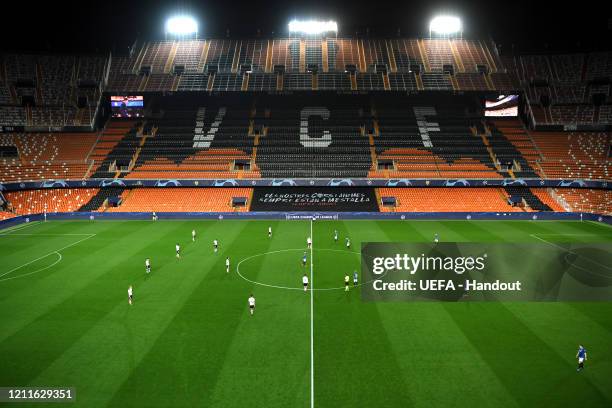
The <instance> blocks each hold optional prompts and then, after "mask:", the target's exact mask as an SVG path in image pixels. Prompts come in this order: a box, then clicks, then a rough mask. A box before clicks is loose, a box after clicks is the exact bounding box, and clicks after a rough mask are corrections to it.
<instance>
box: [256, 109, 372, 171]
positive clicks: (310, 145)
mask: <svg viewBox="0 0 612 408" xmlns="http://www.w3.org/2000/svg"><path fill="white" fill-rule="evenodd" d="M269 112H270V115H269V117H264V118H259V119H258V120H257V122H258V123H261V124H263V125H264V126H265V128H266V129H267V132H266V134H265V137H262V138H261V139H260V140H259V147H258V150H257V158H256V163H257V166H258V168H259V169H260V171H261V175H262V177H333V178H336V177H365V176H366V175H367V173H368V169H369V168H370V167H371V164H372V163H371V157H370V151H369V147H368V138H367V137H365V136H364V135H363V134H362V132H361V129H360V124H361V123H362V120H361V119H360V110H359V109H357V108H352V109H351V108H349V107H345V106H341V107H338V108H328V107H314V108H309V109H308V110H307V109H301V108H300V107H297V106H294V107H292V106H289V105H285V106H284V107H272V108H270V110H269ZM331 134H333V138H332V137H331ZM296 135H299V138H298V137H296Z"/></svg>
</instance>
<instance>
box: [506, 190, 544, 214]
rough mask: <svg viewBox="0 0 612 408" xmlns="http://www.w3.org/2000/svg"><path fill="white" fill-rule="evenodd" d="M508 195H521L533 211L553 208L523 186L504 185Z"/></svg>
mask: <svg viewBox="0 0 612 408" xmlns="http://www.w3.org/2000/svg"><path fill="white" fill-rule="evenodd" d="M504 189H505V190H506V192H507V193H508V195H509V196H517V197H521V198H522V199H524V200H525V202H526V203H527V205H528V206H529V208H531V209H532V210H535V211H553V209H552V208H551V207H550V206H549V205H548V204H545V203H544V202H542V200H540V198H539V197H538V196H536V195H535V194H533V192H532V191H531V190H530V189H528V188H523V187H504Z"/></svg>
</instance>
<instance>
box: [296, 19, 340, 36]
mask: <svg viewBox="0 0 612 408" xmlns="http://www.w3.org/2000/svg"><path fill="white" fill-rule="evenodd" d="M332 31H333V32H338V24H337V23H336V22H335V21H331V20H330V21H316V20H309V21H298V20H293V21H291V22H290V23H289V32H290V33H302V34H323V33H328V32H332Z"/></svg>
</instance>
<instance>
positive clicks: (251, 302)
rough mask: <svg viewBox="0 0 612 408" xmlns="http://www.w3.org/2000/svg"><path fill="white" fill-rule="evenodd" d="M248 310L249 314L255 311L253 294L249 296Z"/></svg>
mask: <svg viewBox="0 0 612 408" xmlns="http://www.w3.org/2000/svg"><path fill="white" fill-rule="evenodd" d="M249 310H250V311H251V316H253V313H254V312H255V296H253V295H251V296H249Z"/></svg>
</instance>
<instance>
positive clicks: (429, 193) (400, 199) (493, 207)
mask: <svg viewBox="0 0 612 408" xmlns="http://www.w3.org/2000/svg"><path fill="white" fill-rule="evenodd" d="M378 195H379V196H380V197H395V198H396V206H395V207H386V206H385V207H383V206H381V208H382V211H405V212H453V211H493V212H495V211H500V212H519V211H524V210H523V209H522V208H520V207H513V206H511V205H510V204H509V203H508V195H507V194H506V193H505V192H504V190H503V189H501V188H444V187H440V188H380V189H378Z"/></svg>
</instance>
